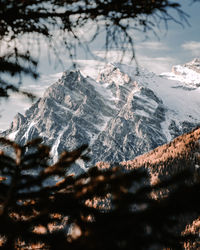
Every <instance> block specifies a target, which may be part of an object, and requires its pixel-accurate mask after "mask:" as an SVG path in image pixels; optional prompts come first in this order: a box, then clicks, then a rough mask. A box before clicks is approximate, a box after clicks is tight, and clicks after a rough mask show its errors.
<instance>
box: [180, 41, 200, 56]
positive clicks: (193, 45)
mask: <svg viewBox="0 0 200 250" xmlns="http://www.w3.org/2000/svg"><path fill="white" fill-rule="evenodd" d="M181 47H182V48H183V49H184V50H189V51H190V52H191V53H192V55H194V56H200V42H197V41H189V42H185V43H183V44H182V45H181Z"/></svg>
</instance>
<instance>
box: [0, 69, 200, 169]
mask: <svg viewBox="0 0 200 250" xmlns="http://www.w3.org/2000/svg"><path fill="white" fill-rule="evenodd" d="M180 86H182V84H181V83H179V82H174V81H170V80H167V79H164V78H163V77H159V76H156V75H155V74H153V73H150V72H148V71H146V70H144V69H140V70H139V74H137V71H136V70H135V68H133V67H129V66H125V65H112V64H109V65H107V67H105V69H104V70H102V71H101V72H100V74H99V76H98V78H97V81H95V80H93V79H92V78H90V77H86V78H85V77H83V76H82V74H81V73H80V72H79V71H76V72H70V71H66V72H64V73H63V76H62V78H61V79H60V80H58V82H56V83H54V84H53V85H52V86H50V87H49V88H48V89H47V90H46V92H45V94H44V96H43V97H42V98H40V99H39V100H38V101H37V102H36V103H35V104H34V105H33V106H32V107H31V108H30V109H28V110H27V111H26V113H25V116H22V115H21V114H18V115H17V116H16V118H15V121H14V122H13V123H12V125H11V127H10V129H8V130H7V131H5V132H4V133H2V135H4V136H8V137H9V138H11V139H14V140H16V141H17V142H18V143H21V144H24V143H25V142H26V141H29V140H31V139H33V138H35V137H38V136H40V137H42V138H43V141H44V143H46V144H48V145H50V146H51V147H52V151H51V152H52V155H53V160H54V161H56V160H57V157H58V155H59V153H61V152H62V151H63V150H72V149H75V148H77V147H78V146H80V145H82V144H85V143H89V145H90V149H91V152H90V155H91V161H90V163H89V165H92V164H95V163H96V162H98V161H109V162H110V161H112V162H120V161H125V160H130V159H133V158H134V157H135V156H137V155H140V154H143V153H145V152H147V151H149V150H151V149H154V148H156V147H157V146H159V145H162V144H164V143H166V142H168V141H170V140H171V139H173V138H174V137H176V136H178V135H180V134H182V133H183V132H186V131H189V130H190V129H191V128H194V127H195V126H196V125H197V124H199V120H200V109H199V106H200V98H199V97H200V93H199V89H197V88H196V89H195V90H190V91H189V90H187V89H183V88H179V87H180ZM190 99H191V103H190V105H188V103H187V102H188V100H190ZM79 164H80V166H81V167H82V168H83V169H84V166H83V165H82V163H81V162H79ZM77 171H79V170H77Z"/></svg>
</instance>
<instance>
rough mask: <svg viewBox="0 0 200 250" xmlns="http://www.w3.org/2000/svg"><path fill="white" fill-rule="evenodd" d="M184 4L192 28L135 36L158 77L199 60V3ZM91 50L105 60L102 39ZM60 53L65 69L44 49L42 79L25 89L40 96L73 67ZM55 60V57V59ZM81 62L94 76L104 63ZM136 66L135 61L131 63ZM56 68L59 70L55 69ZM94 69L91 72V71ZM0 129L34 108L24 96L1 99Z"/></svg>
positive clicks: (185, 0) (140, 55)
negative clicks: (177, 65) (189, 62)
mask: <svg viewBox="0 0 200 250" xmlns="http://www.w3.org/2000/svg"><path fill="white" fill-rule="evenodd" d="M180 3H182V4H183V10H184V11H185V12H186V13H187V14H189V16H190V17H189V19H188V20H189V23H190V25H186V24H185V25H184V28H182V27H181V26H180V25H179V24H176V23H174V22H171V23H170V22H169V23H168V24H169V26H168V30H166V29H161V30H158V32H157V34H158V36H159V39H158V38H157V37H155V36H154V35H153V34H151V33H147V34H146V35H148V38H147V39H145V36H144V34H141V33H135V36H134V41H135V52H136V57H137V60H138V63H139V65H140V66H143V67H145V68H147V69H149V70H150V71H153V72H155V73H157V74H160V73H163V72H168V71H171V67H172V66H173V65H176V64H184V63H186V62H188V61H191V60H192V59H193V58H195V57H200V14H199V13H200V2H196V3H194V4H192V5H191V1H190V0H180ZM92 50H93V52H94V54H95V55H97V56H98V57H102V59H103V57H104V54H105V53H104V50H103V38H102V37H99V38H98V40H96V41H95V42H94V43H93V44H92ZM63 51H64V50H62V51H61V59H62V61H63V66H61V65H59V64H58V63H57V62H56V61H54V59H52V62H51V63H49V59H48V53H47V49H46V48H45V47H44V48H42V50H41V55H40V64H39V71H40V74H41V77H40V79H39V80H37V81H34V80H32V79H24V85H23V86H24V88H25V89H26V88H27V89H29V90H31V91H33V92H35V93H36V94H37V95H38V96H41V95H42V93H43V91H44V90H45V88H46V87H47V86H49V85H51V84H53V83H54V82H55V81H56V80H57V79H58V78H59V77H60V76H61V75H62V72H63V71H64V70H66V69H68V68H69V67H70V61H69V59H68V58H67V56H66V55H65V53H64V52H63ZM52 58H53V56H52ZM118 58H119V57H118V56H116V51H109V53H108V55H107V59H108V61H109V62H117V60H118ZM128 59H129V58H128V55H127V56H125V59H124V63H129V61H128ZM77 60H78V63H79V64H80V66H81V69H82V70H83V72H84V73H85V74H89V75H91V76H95V74H96V70H97V68H98V67H101V66H102V61H97V60H94V58H91V57H90V56H87V58H86V57H85V56H84V55H83V54H82V53H81V52H80V55H79V56H77ZM132 64H134V62H132ZM55 65H56V67H55ZM92 68H93V69H94V70H91V69H92ZM0 105H1V106H0V115H1V117H0V130H5V129H7V128H8V127H9V126H10V123H11V121H12V120H13V118H14V116H15V115H16V114H17V113H18V112H20V113H22V114H24V112H25V110H26V109H27V108H28V107H29V106H30V105H31V103H30V101H28V100H25V99H24V97H22V96H17V95H15V96H12V97H11V98H10V100H8V101H4V100H0Z"/></svg>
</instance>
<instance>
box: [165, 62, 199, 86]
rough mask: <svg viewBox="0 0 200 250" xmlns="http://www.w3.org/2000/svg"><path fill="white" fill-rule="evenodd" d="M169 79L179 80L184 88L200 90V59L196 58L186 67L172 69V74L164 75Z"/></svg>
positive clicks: (179, 66) (180, 66) (177, 66)
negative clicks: (199, 88)
mask: <svg viewBox="0 0 200 250" xmlns="http://www.w3.org/2000/svg"><path fill="white" fill-rule="evenodd" d="M162 75H163V76H166V77H167V78H168V79H172V80H177V81H180V82H182V83H183V87H188V88H191V89H193V88H198V87H200V59H198V58H195V59H194V60H192V61H191V62H189V63H186V64H184V65H176V66H173V67H172V72H171V73H163V74H162Z"/></svg>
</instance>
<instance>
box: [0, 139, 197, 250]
mask: <svg viewBox="0 0 200 250" xmlns="http://www.w3.org/2000/svg"><path fill="white" fill-rule="evenodd" d="M0 141H1V143H2V144H4V145H7V146H8V147H11V148H12V149H13V156H12V157H11V156H8V155H6V154H4V153H3V152H1V154H0V176H1V178H0V235H1V238H0V244H1V246H0V248H1V249H9V250H12V249H59V250H60V249H96V250H98V249H99V250H100V249H101V250H102V249H111V248H112V249H113V248H114V249H163V248H168V249H169V248H170V249H182V248H183V244H186V243H187V244H188V243H193V242H197V241H198V239H199V235H198V234H192V235H190V234H189V233H185V234H181V232H182V231H183V229H184V228H185V226H186V225H187V224H188V221H187V220H186V221H185V222H184V223H183V222H182V221H181V220H180V218H181V217H184V218H186V217H187V216H188V215H189V216H190V217H191V216H192V219H194V218H193V217H194V216H193V215H195V216H197V215H199V210H200V201H199V199H198V197H199V195H200V183H199V179H197V178H196V179H197V181H195V182H193V181H189V180H192V179H193V173H192V172H191V171H189V170H185V171H183V172H181V173H179V174H178V175H174V176H172V177H168V178H167V179H165V180H163V181H162V182H159V183H157V184H155V185H150V182H149V176H148V172H147V170H145V168H140V169H135V170H131V171H123V169H121V168H120V166H116V167H112V168H109V169H99V168H97V167H93V168H91V169H89V171H88V172H87V173H84V174H81V175H79V176H76V175H68V174H67V172H68V170H69V168H70V167H72V166H73V164H74V162H75V161H76V160H77V159H78V158H82V159H83V160H87V156H86V155H85V154H84V152H85V150H86V148H87V146H82V147H81V148H79V149H77V150H74V151H73V152H63V153H62V154H61V155H60V158H59V160H58V162H57V163H55V164H53V165H51V164H50V163H49V162H51V161H50V160H51V158H50V148H49V147H47V146H45V145H43V144H41V140H39V139H35V140H33V141H31V142H28V143H27V144H26V145H25V146H20V145H18V144H16V143H15V142H12V141H10V140H7V139H5V138H1V140H0ZM14 152H15V154H14ZM185 180H187V181H185ZM172 187H173V188H172ZM166 189H167V190H171V191H170V192H169V194H168V195H163V196H160V193H162V192H163V190H166ZM157 193H159V196H160V198H158V196H156V194H157ZM156 197H157V198H156ZM195 218H196V217H195Z"/></svg>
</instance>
